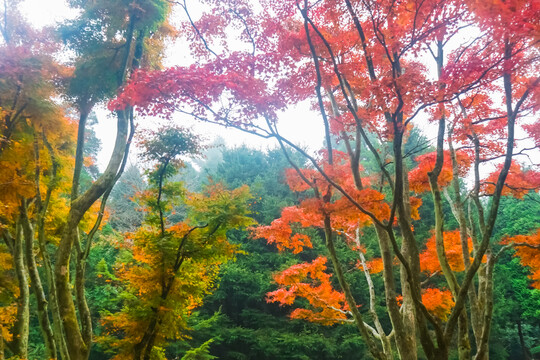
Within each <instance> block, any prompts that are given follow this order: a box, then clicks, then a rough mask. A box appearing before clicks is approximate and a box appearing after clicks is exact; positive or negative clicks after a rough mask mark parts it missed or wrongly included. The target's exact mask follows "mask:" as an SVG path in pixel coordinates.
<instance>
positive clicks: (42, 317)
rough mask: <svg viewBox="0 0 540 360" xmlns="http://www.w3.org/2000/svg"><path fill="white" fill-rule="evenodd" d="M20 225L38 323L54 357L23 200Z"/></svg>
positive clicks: (32, 234) (31, 236) (49, 355)
mask: <svg viewBox="0 0 540 360" xmlns="http://www.w3.org/2000/svg"><path fill="white" fill-rule="evenodd" d="M21 225H22V228H23V234H24V242H25V250H26V253H25V254H26V264H27V266H28V273H29V275H30V280H31V282H32V289H33V290H34V295H35V296H36V300H37V310H38V319H39V325H40V328H41V333H42V335H43V340H44V342H45V349H46V350H47V358H48V359H56V358H57V355H56V344H55V340H54V336H53V332H52V329H51V323H50V321H49V306H48V302H47V299H46V298H45V292H44V291H43V285H42V284H41V278H40V276H39V272H38V269H37V265H36V259H35V257H34V227H33V226H32V224H31V223H30V220H29V219H28V212H27V204H26V201H25V200H23V201H22V204H21Z"/></svg>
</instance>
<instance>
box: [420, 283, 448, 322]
mask: <svg viewBox="0 0 540 360" xmlns="http://www.w3.org/2000/svg"><path fill="white" fill-rule="evenodd" d="M422 303H423V304H424V306H425V307H426V309H427V311H429V312H430V313H432V314H433V315H435V316H436V317H438V318H439V319H441V320H446V318H447V317H448V315H449V314H450V312H452V308H453V307H454V305H455V302H454V299H453V298H452V293H451V292H450V290H440V289H436V288H428V289H425V290H424V291H423V292H422Z"/></svg>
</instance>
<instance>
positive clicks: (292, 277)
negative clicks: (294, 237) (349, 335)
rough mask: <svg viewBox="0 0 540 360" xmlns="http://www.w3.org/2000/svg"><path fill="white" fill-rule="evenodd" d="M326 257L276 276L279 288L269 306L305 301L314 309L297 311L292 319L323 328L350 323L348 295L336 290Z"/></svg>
mask: <svg viewBox="0 0 540 360" xmlns="http://www.w3.org/2000/svg"><path fill="white" fill-rule="evenodd" d="M326 261H327V259H326V258H325V257H318V258H316V259H315V260H313V261H312V262H311V263H303V264H297V265H293V266H291V267H290V268H288V269H287V270H285V271H282V272H281V273H279V274H277V275H275V276H274V280H275V281H276V283H277V284H278V285H279V286H280V288H279V289H278V290H276V291H272V292H270V293H268V294H267V301H268V302H279V303H280V304H282V305H292V304H293V303H294V301H295V300H296V298H304V299H306V300H307V301H308V302H309V304H310V305H311V307H312V308H313V309H295V310H294V311H293V312H292V313H291V315H290V316H291V317H292V318H295V319H305V320H308V321H311V322H318V323H321V324H324V325H332V324H334V323H337V322H340V321H343V320H346V319H347V314H346V312H347V309H348V308H347V305H346V301H345V295H343V294H342V293H340V292H338V291H336V290H334V289H333V287H332V284H331V283H330V277H331V275H329V274H327V273H326V272H325V271H326Z"/></svg>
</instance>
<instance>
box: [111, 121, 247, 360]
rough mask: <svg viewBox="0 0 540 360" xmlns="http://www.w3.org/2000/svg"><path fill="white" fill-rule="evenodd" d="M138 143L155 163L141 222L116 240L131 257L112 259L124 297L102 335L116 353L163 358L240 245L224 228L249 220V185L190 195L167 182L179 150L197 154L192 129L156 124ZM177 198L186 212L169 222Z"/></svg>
mask: <svg viewBox="0 0 540 360" xmlns="http://www.w3.org/2000/svg"><path fill="white" fill-rule="evenodd" d="M142 147H143V148H144V149H145V153H144V157H145V158H146V159H148V160H150V161H152V162H154V163H155V164H154V166H153V168H152V170H151V171H150V172H149V173H148V178H149V181H150V188H149V189H148V190H146V191H144V193H143V194H140V195H139V196H140V197H142V199H143V201H144V203H145V209H144V211H145V213H146V216H145V222H144V224H143V225H142V226H141V227H140V228H139V229H138V230H136V231H135V232H134V233H132V234H127V237H126V239H125V241H124V242H123V244H122V247H123V248H125V249H126V250H127V251H128V253H129V254H130V255H131V256H129V258H128V260H124V261H123V262H121V263H118V264H117V265H116V267H117V271H116V272H117V274H116V275H117V281H118V282H120V284H121V286H123V287H124V288H125V292H124V295H123V296H122V297H123V298H124V299H125V301H124V304H123V307H122V310H121V311H120V312H118V313H114V314H111V315H109V316H106V317H104V318H103V321H104V323H105V327H106V329H107V330H106V331H107V334H110V335H103V336H101V338H100V339H101V342H103V343H105V344H107V346H108V347H110V348H111V350H112V351H114V353H116V355H115V357H114V358H115V359H124V358H125V359H151V358H152V359H154V358H163V356H162V355H159V353H160V351H162V346H163V345H164V344H165V343H166V341H167V340H172V339H181V338H184V337H186V328H187V323H186V322H187V318H188V316H189V315H190V313H191V312H192V311H193V309H194V308H196V307H197V306H199V305H200V304H201V302H202V300H203V298H204V297H205V295H207V294H209V293H210V292H211V291H212V289H213V288H214V286H215V285H214V284H215V281H216V279H217V275H218V270H219V267H220V265H222V264H224V263H225V262H227V261H229V260H231V259H233V258H234V255H235V253H236V252H237V251H238V248H237V246H235V245H232V244H231V243H229V241H228V239H227V232H228V231H229V230H231V229H240V228H243V227H246V226H249V225H252V224H253V223H254V222H253V220H252V219H251V218H250V217H248V216H247V215H248V214H249V200H250V198H251V195H250V193H249V188H248V187H247V186H243V187H240V188H237V189H235V190H231V191H229V190H226V189H225V188H224V187H223V185H220V184H210V185H208V186H207V187H206V188H205V189H204V191H203V192H202V193H200V194H189V193H186V190H185V189H184V188H183V186H182V184H181V183H179V182H174V181H171V178H172V177H173V176H174V175H176V174H177V172H178V170H179V168H180V167H182V166H183V158H182V156H185V155H189V154H193V153H197V152H198V144H197V140H196V136H194V135H193V134H192V133H191V132H188V131H186V130H183V129H178V128H171V129H161V130H159V131H157V132H156V133H155V134H154V136H152V137H151V138H148V137H147V138H145V139H144V140H143V141H142ZM179 203H180V204H183V205H184V206H185V208H186V209H185V210H184V211H185V212H186V214H185V216H184V219H183V220H182V221H179V222H176V223H172V222H171V220H170V218H171V217H173V216H174V215H175V214H174V205H175V204H177V205H178V204H179ZM119 279H122V280H119Z"/></svg>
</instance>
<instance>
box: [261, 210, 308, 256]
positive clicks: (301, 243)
mask: <svg viewBox="0 0 540 360" xmlns="http://www.w3.org/2000/svg"><path fill="white" fill-rule="evenodd" d="M309 220H313V219H309V217H308V216H306V214H305V212H304V210H303V209H301V208H298V207H296V206H289V207H286V208H284V209H283V210H282V212H281V217H280V218H278V219H276V220H274V221H272V223H271V224H270V225H267V226H259V227H256V228H252V229H251V232H252V236H253V237H257V238H263V239H266V240H267V241H268V243H269V244H276V247H277V248H278V250H279V251H284V250H285V249H290V250H292V252H293V254H298V253H299V252H301V251H302V250H303V249H304V247H308V248H311V247H313V245H312V244H311V240H310V238H309V236H307V235H305V234H301V233H296V234H294V235H293V229H292V227H291V225H293V224H300V225H301V226H302V227H304V226H306V227H307V226H310V225H311V224H312V222H311V221H309Z"/></svg>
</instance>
